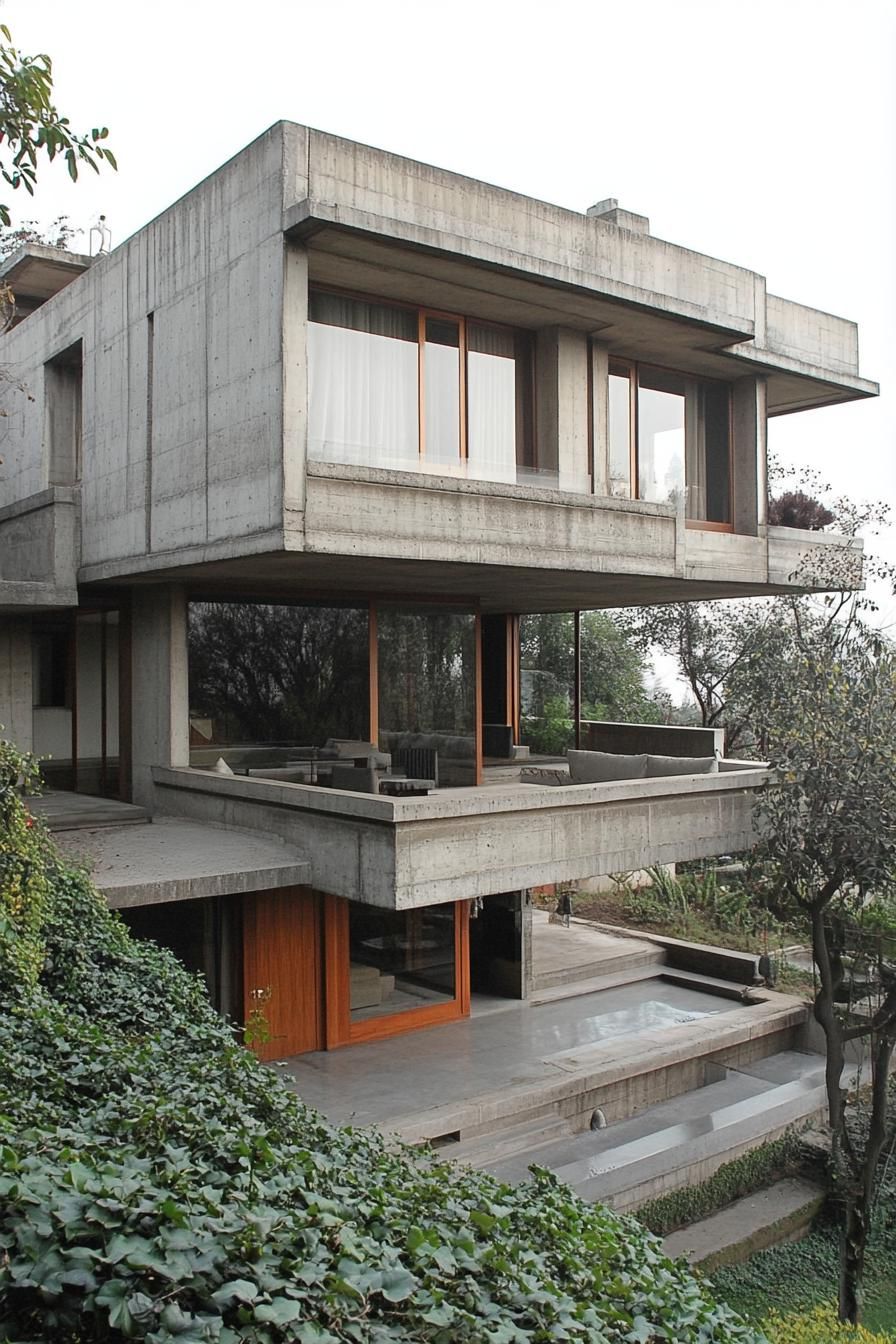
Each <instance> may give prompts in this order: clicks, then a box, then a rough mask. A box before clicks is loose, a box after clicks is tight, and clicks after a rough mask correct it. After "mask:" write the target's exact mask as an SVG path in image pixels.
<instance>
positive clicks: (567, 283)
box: [284, 198, 879, 415]
mask: <svg viewBox="0 0 896 1344" xmlns="http://www.w3.org/2000/svg"><path fill="white" fill-rule="evenodd" d="M562 213H565V214H568V215H569V217H570V219H571V220H572V221H576V222H580V221H577V217H576V216H575V215H574V214H573V212H562ZM586 222H587V224H588V225H596V224H600V227H601V228H602V229H612V230H613V231H614V232H616V233H622V234H626V235H627V231H626V230H619V229H616V228H615V226H613V225H608V224H605V223H603V221H593V220H588V221H586ZM284 232H285V234H286V236H287V237H288V238H292V239H295V240H296V241H299V242H301V243H303V244H304V245H306V246H307V250H308V266H309V280H310V281H311V283H317V284H320V285H324V286H327V285H329V286H334V287H337V288H341V289H347V290H353V291H357V292H360V293H368V294H375V295H379V296H381V297H384V298H392V299H396V300H399V301H403V302H407V303H413V304H420V305H423V306H429V307H433V308H436V309H439V310H442V311H449V312H451V311H453V312H462V313H464V314H465V315H466V316H468V317H474V318H476V317H478V318H481V319H482V320H492V321H502V322H505V323H510V324H512V325H514V326H519V327H524V328H534V329H537V328H543V327H549V326H563V327H568V328H572V329H573V330H580V331H584V332H587V333H588V334H589V335H590V336H592V337H593V338H594V339H596V340H598V341H599V342H600V343H601V344H602V345H605V346H606V347H607V348H608V349H609V351H610V352H611V353H613V354H617V355H620V356H625V357H628V358H631V359H639V360H643V361H645V362H650V363H656V364H666V365H668V366H670V367H675V368H678V369H681V370H682V371H684V372H689V373H694V374H699V375H703V376H707V377H716V378H724V379H735V378H739V377H745V376H747V375H748V374H749V373H756V374H761V375H762V376H763V377H764V378H765V379H766V381H767V386H768V407H769V414H772V415H779V414H787V413H789V412H791V411H798V410H809V409H812V408H814V407H818V406H824V405H831V404H836V403H839V402H846V401H853V400H857V399H860V398H864V397H871V396H876V395H877V394H878V391H879V388H878V385H877V384H876V383H874V382H872V381H870V380H868V379H864V378H860V377H859V376H858V372H857V360H858V351H857V344H856V340H855V326H854V324H853V323H850V322H847V321H845V320H844V319H841V318H836V317H833V316H832V315H830V314H826V313H821V312H815V310H812V309H807V308H805V307H803V306H802V305H799V304H790V303H788V302H787V301H786V300H783V299H779V298H777V296H774V295H771V296H768V298H767V296H766V292H765V285H764V281H763V280H762V277H761V276H757V275H754V274H753V273H751V272H745V271H743V270H742V268H739V267H734V266H728V265H727V264H726V263H721V262H717V261H716V259H715V258H711V257H705V256H702V255H701V254H700V253H695V252H690V251H689V250H688V249H685V248H679V247H675V246H673V245H671V244H666V243H663V242H662V240H660V239H653V238H649V237H648V238H646V239H641V240H640V243H639V245H645V246H649V245H651V244H653V245H654V246H655V247H657V248H665V249H667V250H668V251H669V252H670V253H671V254H672V257H671V260H670V264H669V267H668V270H669V272H670V273H672V274H674V275H676V276H678V275H679V273H681V274H682V275H683V276H684V277H685V278H684V279H682V280H680V281H678V282H677V283H670V291H669V292H658V291H656V290H652V289H649V288H646V287H645V286H643V285H638V284H636V283H632V282H631V281H628V280H625V279H621V278H619V277H618V276H617V275H615V274H611V273H609V272H602V271H601V270H600V269H599V268H598V267H597V264H596V263H595V260H594V258H593V257H592V256H590V255H589V253H588V252H587V251H585V250H583V248H582V246H581V243H580V242H578V243H577V244H576V245H573V244H571V245H570V246H569V247H568V248H567V249H566V250H562V249H558V247H557V245H556V241H555V239H553V238H552V239H551V244H552V245H551V246H550V247H541V248H540V249H539V239H540V238H541V235H540V234H537V233H536V234H535V235H534V236H529V235H527V234H526V233H525V228H524V227H523V228H522V229H521V236H520V239H519V243H518V247H517V248H515V249H511V248H509V247H507V246H506V245H504V246H499V245H498V244H496V243H495V242H494V241H492V240H490V239H484V238H482V237H480V236H477V235H476V234H474V233H464V234H461V233H459V232H454V231H448V230H446V229H441V228H437V227H435V226H434V225H433V224H432V223H428V224H422V223H415V222H410V221H408V220H406V219H399V218H394V217H392V216H386V215H382V214H377V213H374V212H371V211H369V210H360V209H357V208H354V207H352V206H351V205H347V204H345V203H344V202H339V203H335V204H334V203H331V202H324V201H319V200H313V199H310V198H308V199H305V200H303V201H300V202H298V203H297V204H295V205H293V206H292V207H290V208H289V209H288V210H287V211H286V212H285V214H284ZM689 268H692V272H693V273H695V274H700V272H701V271H703V270H707V271H714V270H716V269H718V270H721V271H730V272H732V276H733V278H732V282H731V284H730V285H729V287H728V288H727V289H726V291H725V292H726V294H727V295H728V296H731V302H730V305H729V307H730V311H725V310H723V309H722V308H720V307H713V305H712V303H711V302H707V301H706V300H707V297H708V293H709V291H708V290H707V291H706V292H701V289H700V287H699V286H698V285H697V284H696V283H691V284H690V285H689V283H688V281H687V276H688V274H689ZM630 269H631V271H632V274H633V275H635V274H637V271H636V269H633V268H630ZM689 290H692V291H693V296H692V297H689ZM745 295H748V296H749V301H748V302H747V301H746V300H745V297H744V296H745ZM767 303H768V304H770V305H771V313H772V317H773V320H774V322H775V324H776V325H775V326H774V327H773V328H772V330H771V331H770V332H769V331H768V328H767V324H766V317H767V313H766V306H767ZM757 310H758V312H757ZM807 323H808V325H809V326H810V327H814V328H815V329H816V330H821V331H824V332H826V334H827V336H828V338H829V339H828V341H827V343H826V345H825V346H824V358H823V359H822V358H818V357H816V358H814V359H813V358H812V357H811V356H810V357H807V354H808V352H806V351H804V350H801V349H800V348H799V346H798V344H796V342H798V341H799V340H801V339H802V338H801V337H800V336H799V335H798V333H800V332H801V331H802V330H803V329H804V327H805V326H806V324H807ZM791 331H792V332H793V336H792V337H791V334H790V333H791Z"/></svg>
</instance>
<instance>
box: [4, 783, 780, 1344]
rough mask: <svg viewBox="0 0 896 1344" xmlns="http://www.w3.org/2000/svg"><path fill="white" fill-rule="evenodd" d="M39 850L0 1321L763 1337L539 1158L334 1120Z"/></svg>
mask: <svg viewBox="0 0 896 1344" xmlns="http://www.w3.org/2000/svg"><path fill="white" fill-rule="evenodd" d="M20 806H21V804H20V803H16V804H14V806H13V811H15V808H16V807H20ZM17 826H18V820H17V819H16V818H14V819H13V827H14V828H15V827H17ZM27 829H28V830H29V837H26V839H28V838H30V830H31V829H33V828H27ZM10 833H11V832H10ZM16 834H18V831H17V830H16ZM40 844H41V851H40V852H41V857H42V860H43V865H44V875H45V877H46V879H47V883H48V888H47V889H48V890H49V891H50V892H51V899H47V900H44V899H43V898H42V896H41V894H40V886H39V884H38V886H37V887H34V888H31V887H29V888H27V890H29V891H30V890H35V891H37V893H38V901H39V904H40V912H39V918H37V917H35V918H34V919H33V920H32V918H31V912H27V911H26V912H23V911H21V910H20V912H19V917H20V918H19V925H17V928H24V929H27V931H28V939H29V942H28V957H27V958H26V959H25V970H26V971H27V974H24V973H23V976H22V979H21V981H20V983H19V985H18V987H16V988H14V989H10V988H9V986H8V985H7V984H4V985H3V986H2V997H3V1005H2V1006H3V1011H2V1013H0V1340H5V1341H9V1344H13V1342H15V1344H30V1342H36V1341H38V1340H40V1341H44V1342H45V1344H63V1341H65V1344H75V1342H76V1341H84V1342H85V1344H86V1341H91V1344H104V1342H105V1341H119V1340H125V1339H136V1340H146V1341H147V1342H148V1344H201V1342H204V1341H218V1342H219V1344H238V1342H239V1341H246V1344H279V1342H280V1341H297V1342H298V1344H336V1342H337V1341H358V1342H359V1344H360V1342H363V1344H386V1342H387V1341H389V1342H391V1341H431V1344H464V1342H466V1341H468V1342H469V1344H474V1342H475V1344H489V1342H491V1344H527V1342H528V1341H545V1342H546V1341H593V1344H621V1342H622V1341H632V1344H635V1342H637V1341H640V1344H648V1342H649V1341H657V1342H658V1341H660V1340H664V1341H675V1342H676V1344H689V1342H691V1341H692V1342H693V1344H697V1342H698V1341H700V1344H713V1342H715V1344H760V1342H761V1339H762V1337H761V1335H760V1334H759V1333H758V1332H757V1330H756V1329H755V1328H753V1327H749V1326H747V1325H745V1324H744V1323H743V1322H741V1321H740V1320H739V1319H738V1318H737V1317H736V1316H735V1315H734V1313H733V1312H732V1311H731V1310H730V1309H729V1308H728V1307H726V1306H724V1305H720V1304H717V1303H716V1302H715V1300H714V1299H713V1297H712V1294H711V1291H710V1290H709V1288H708V1287H707V1286H706V1285H705V1284H703V1283H701V1282H699V1281H697V1280H695V1278H694V1277H693V1276H692V1275H691V1274H690V1273H689V1272H688V1270H687V1269H686V1268H685V1267H684V1266H683V1265H681V1264H673V1263H672V1262H670V1261H669V1260H668V1259H666V1258H665V1256H664V1255H663V1254H662V1250H661V1246H660V1244H659V1242H658V1241H656V1240H655V1239H654V1238H653V1237H652V1236H651V1235H650V1234H648V1233H647V1232H646V1231H645V1230H644V1229H643V1228H642V1227H641V1226H640V1225H639V1224H638V1223H637V1222H636V1221H635V1220H634V1219H631V1218H623V1217H619V1216H617V1215H615V1214H612V1213H610V1212H608V1211H606V1210H604V1209H602V1208H600V1207H593V1206H589V1205H587V1204H584V1203H583V1202H582V1201H580V1200H579V1199H577V1198H576V1197H575V1196H574V1195H572V1193H571V1192H570V1191H569V1190H568V1189H566V1188H565V1187H564V1186H562V1185H560V1184H558V1183H557V1182H556V1181H555V1180H554V1179H553V1178H552V1177H551V1176H549V1175H548V1174H547V1173H540V1174H537V1175H536V1177H535V1179H534V1180H533V1181H532V1182H531V1183H528V1184H525V1185H523V1186H521V1187H519V1188H518V1189H515V1190H514V1189H510V1188H508V1187H506V1186H503V1185H501V1184H500V1183H499V1182H498V1181H496V1180H495V1179H494V1178H492V1177H490V1176H488V1175H486V1174H484V1173H479V1172H474V1171H470V1170H466V1169H463V1168H461V1167H457V1166H454V1165H452V1164H446V1163H440V1162H438V1161H437V1160H435V1158H434V1157H433V1156H431V1155H427V1154H424V1153H420V1152H417V1151H413V1150H409V1149H406V1148H397V1149H396V1147H395V1146H394V1145H392V1144H389V1143H387V1142H386V1141H385V1140H384V1139H383V1138H382V1137H381V1136H380V1135H379V1134H378V1133H376V1132H373V1131H366V1130H351V1129H339V1128H337V1127H335V1126H332V1125H330V1124H328V1123H327V1122H326V1121H325V1120H324V1119H323V1118H322V1117H321V1116H320V1115H318V1114H317V1113H315V1112H314V1111H312V1110H310V1109H308V1108H307V1107H305V1106H304V1105H303V1104H302V1103H301V1101H300V1100H299V1099H298V1098H297V1097H295V1096H294V1095H292V1093H290V1092H289V1091H288V1090H287V1088H286V1087H285V1086H284V1085H283V1083H282V1082H281V1081H280V1079H279V1078H278V1076H277V1075H276V1074H275V1072H274V1071H273V1070H271V1069H269V1068H266V1067H264V1066H263V1065H261V1064H259V1063H258V1061H257V1060H256V1059H255V1058H254V1056H253V1055H251V1054H250V1053H249V1052H248V1051H247V1050H245V1049H244V1048H243V1047H242V1046H241V1045H239V1044H237V1043H236V1041H235V1039H234V1036H233V1033H232V1031H231V1030H230V1028H229V1027H228V1025H227V1024H226V1023H225V1022H224V1021H223V1020H222V1019H220V1018H219V1017H218V1016H217V1014H216V1013H215V1012H214V1011H213V1010H212V1008H211V1007H210V1005H209V1004H208V1001H207V998H206V996H205V993H204V990H203V988H202V985H201V982H200V981H199V979H198V978H195V977H193V976H191V975H189V974H188V973H187V972H186V971H185V970H184V969H183V968H182V967H181V966H179V964H178V963H177V962H176V961H175V959H174V958H173V957H172V956H171V955H170V954H169V953H168V952H166V951H163V950H161V949H159V948H157V947H155V946H154V945H152V944H149V943H142V942H137V941H134V940H133V939H132V938H131V937H130V936H129V934H128V933H127V932H126V930H125V929H124V927H123V925H122V924H121V923H120V922H119V920H118V919H117V917H116V916H114V915H113V914H111V913H110V912H109V911H108V910H107V909H106V907H105V904H104V903H103V901H102V900H101V899H100V898H99V896H98V895H97V893H96V891H95V890H94V889H93V888H92V886H91V884H90V882H89V881H88V880H87V879H86V877H84V876H83V875H81V874H79V873H77V872H72V871H70V870H68V869H66V868H65V867H64V866H63V865H61V864H60V863H59V861H58V860H57V859H56V857H55V856H54V855H53V853H52V849H51V846H50V843H49V840H48V838H47V837H46V836H45V835H43V836H42V839H41V841H40ZM29 920H31V922H29ZM10 927H11V926H10V923H9V921H7V923H6V924H5V925H4V927H3V932H2V938H3V941H4V943H6V942H7V941H9V940H10V939H11V938H12V941H13V942H15V937H17V936H18V935H17V934H16V935H15V936H12V935H11V934H10ZM35 949H39V951H40V956H41V960H40V964H39V966H38V969H37V975H36V976H34V975H32V973H31V971H32V968H33V966H34V964H35Z"/></svg>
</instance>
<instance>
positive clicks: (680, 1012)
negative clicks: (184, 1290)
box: [274, 977, 749, 1129]
mask: <svg viewBox="0 0 896 1344" xmlns="http://www.w3.org/2000/svg"><path fill="white" fill-rule="evenodd" d="M730 1009H731V1003H730V1001H729V1000H726V999H722V998H715V997H714V996H712V995H709V994H703V993H699V992H697V991H695V990H691V989H685V988H680V987H679V986H677V985H672V984H668V983H666V982H665V981H663V980H661V979H660V978H659V977H656V978H654V979H651V980H646V981H640V982H639V983H637V984H633V985H621V986H618V987H617V988H613V989H606V990H602V991H599V992H597V993H591V994H581V995H577V996H575V997H570V998H566V999H563V1000H561V1001H559V1002H555V1003H550V1004H540V1005H533V1004H530V1003H521V1002H518V1001H514V1000H495V999H489V1000H486V1001H485V1002H484V1003H483V1004H481V1005H480V1008H479V1011H476V1009H475V1007H474V1012H473V1015H472V1016H471V1017H470V1018H467V1019H465V1020H464V1021H462V1022H452V1023H449V1024H448V1025H445V1026H440V1027H431V1028H429V1029H428V1030H426V1031H418V1032H412V1033H410V1034H409V1035H407V1036H398V1037H393V1038H392V1039H391V1040H384V1041H377V1042H373V1043H371V1044H365V1045H356V1046H348V1047H346V1048H344V1049H341V1050H331V1051H320V1052H316V1053H314V1054H308V1055H298V1056H296V1057H294V1058H293V1059H289V1060H285V1061H283V1062H282V1063H280V1064H278V1065H275V1066H274V1067H276V1068H278V1069H281V1070H282V1072H283V1074H284V1075H285V1076H286V1077H287V1078H288V1079H291V1080H292V1083H293V1085H294V1087H295V1090H296V1092H297V1093H298V1094H299V1096H300V1097H301V1098H302V1099H303V1100H304V1101H307V1102H308V1103H309V1105H311V1106H314V1107H315V1108H316V1109H318V1110H320V1111H322V1112H323V1113H324V1115H326V1116H328V1117H329V1118H330V1119H331V1120H334V1121H336V1122H337V1123H338V1124H353V1125H369V1124H378V1125H381V1126H382V1127H383V1128H385V1129H389V1128H390V1127H398V1122H399V1121H400V1120H402V1119H403V1118H404V1117H406V1116H408V1115H410V1114H412V1113H417V1112H420V1111H423V1110H428V1109H430V1108H433V1107H438V1106H444V1105H446V1104H447V1103H460V1102H463V1101H467V1100H470V1099H472V1098H474V1097H477V1096H479V1095H481V1094H483V1093H487V1092H492V1091H494V1090H495V1089H498V1088H502V1087H509V1086H514V1087H516V1086H519V1085H524V1084H525V1085H533V1086H534V1085H537V1084H540V1083H544V1082H551V1081H556V1080H557V1079H561V1078H563V1077H564V1075H566V1074H568V1073H571V1072H574V1071H576V1070H577V1069H578V1068H579V1067H580V1064H581V1060H582V1056H583V1055H585V1056H587V1054H588V1052H589V1051H590V1050H591V1049H592V1048H593V1047H594V1046H602V1045H606V1044H608V1043H609V1042H612V1041H615V1040H618V1039H620V1038H625V1037H631V1036H638V1035H640V1034H643V1033H649V1034H650V1036H651V1038H653V1037H654V1035H655V1033H657V1032H661V1031H664V1030H665V1029H667V1028H672V1027H676V1026H679V1025H682V1024H686V1023H690V1022H697V1021H701V1020H703V1019H706V1018H708V1017H710V1016H712V1015H714V1014H716V1013H724V1012H726V1010H730ZM740 1011H741V1012H743V1011H744V1010H743V1009H741V1010H740ZM748 1011H749V1010H748Z"/></svg>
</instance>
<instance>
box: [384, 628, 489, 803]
mask: <svg viewBox="0 0 896 1344" xmlns="http://www.w3.org/2000/svg"><path fill="white" fill-rule="evenodd" d="M376 622H377V652H378V673H377V682H378V702H379V743H380V747H381V749H382V750H383V751H387V752H390V753H391V754H392V756H393V761H394V760H395V759H397V754H398V753H399V752H402V751H413V752H417V753H420V754H419V755H418V756H415V757H412V758H411V760H412V761H417V764H416V765H415V766H413V769H414V770H417V771H424V770H425V769H428V768H429V767H428V766H427V765H426V761H427V756H426V755H425V754H423V753H433V752H435V753H436V755H437V770H438V776H439V779H438V782H439V783H440V784H441V785H443V786H444V785H447V786H453V785H464V784H475V783H476V617H475V616H474V615H473V613H472V612H460V611H452V610H451V609H446V608H445V607H435V608H425V607H416V608H413V607H392V606H388V605H386V604H385V603H384V604H381V605H378V607H377V614H376ZM430 759H431V758H430ZM423 777H424V778H428V776H427V775H425V774H424V775H423Z"/></svg>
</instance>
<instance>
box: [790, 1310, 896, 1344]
mask: <svg viewBox="0 0 896 1344" xmlns="http://www.w3.org/2000/svg"><path fill="white" fill-rule="evenodd" d="M765 1333H766V1334H767V1335H768V1338H769V1344H888V1336H886V1335H877V1334H874V1333H873V1332H872V1331H871V1330H866V1329H865V1327H864V1326H862V1325H848V1324H846V1323H845V1322H844V1321H839V1320H838V1319H837V1310H836V1308H835V1307H834V1305H833V1304H832V1303H827V1304H825V1305H822V1306H818V1307H814V1308H813V1309H812V1310H811V1311H807V1312H800V1313H799V1314H798V1315H796V1316H780V1315H779V1314H778V1313H777V1312H773V1313H772V1315H771V1316H769V1318H768V1319H767V1320H766V1322H765Z"/></svg>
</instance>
